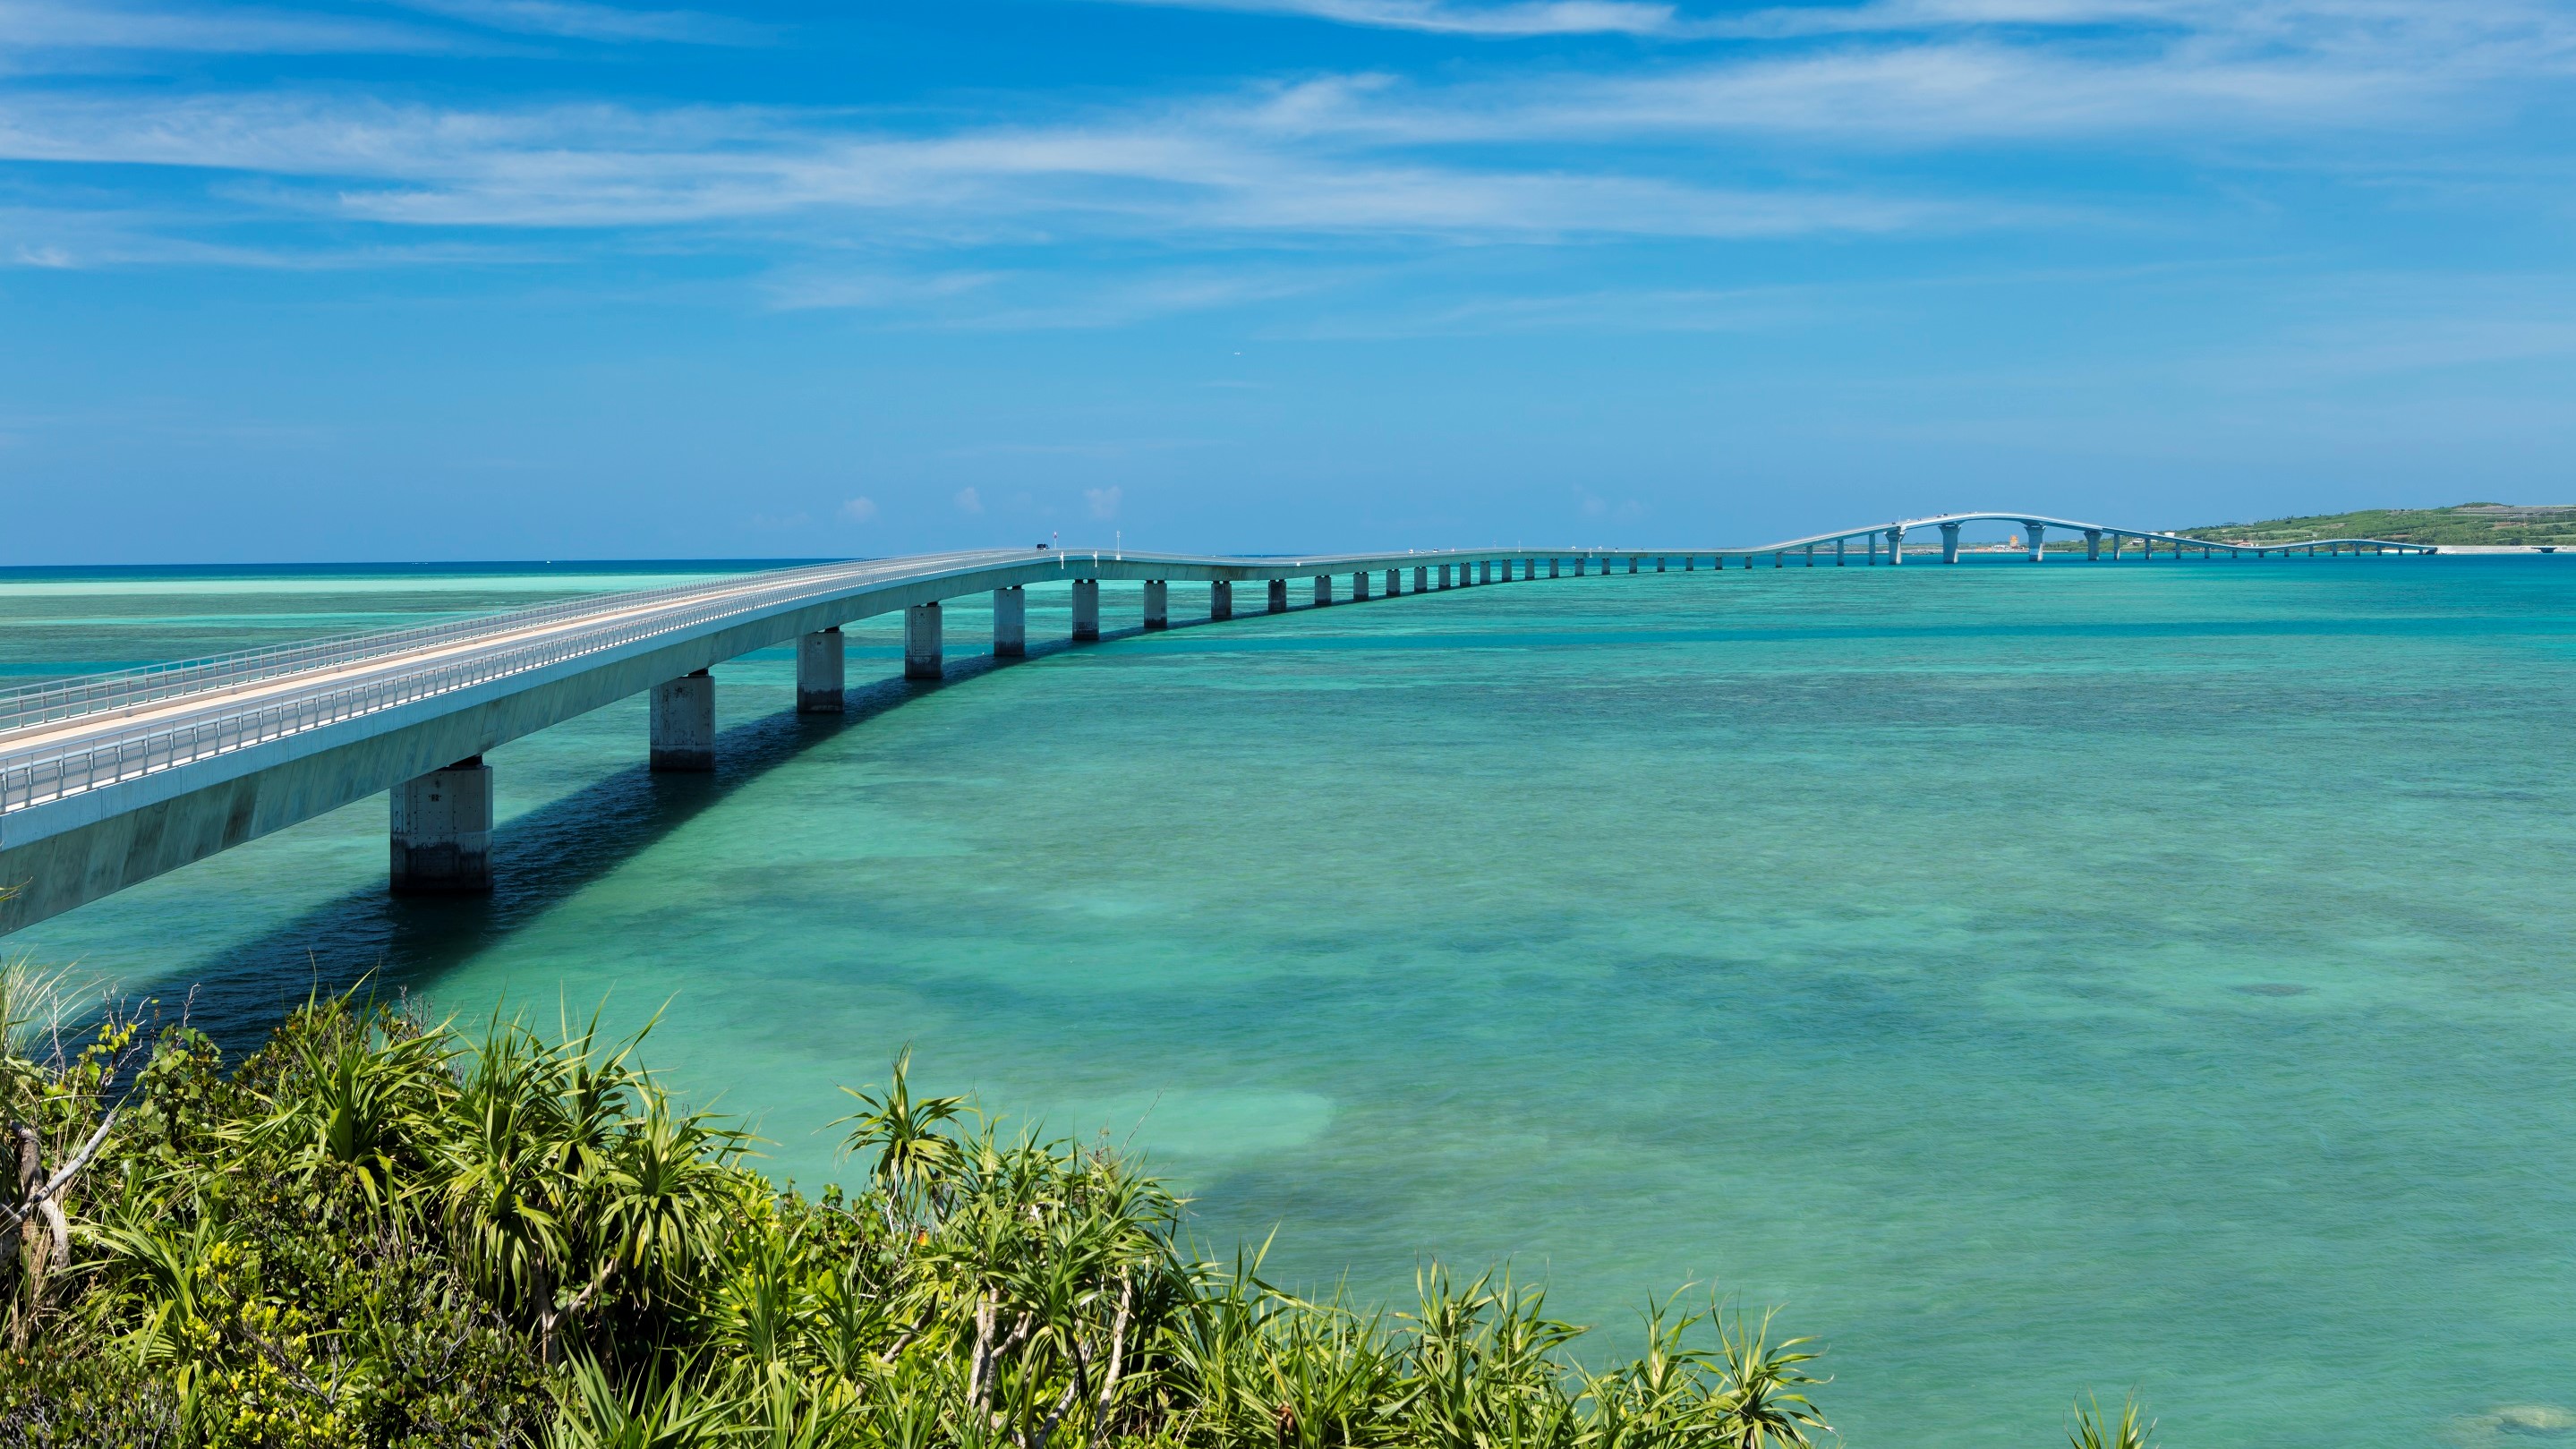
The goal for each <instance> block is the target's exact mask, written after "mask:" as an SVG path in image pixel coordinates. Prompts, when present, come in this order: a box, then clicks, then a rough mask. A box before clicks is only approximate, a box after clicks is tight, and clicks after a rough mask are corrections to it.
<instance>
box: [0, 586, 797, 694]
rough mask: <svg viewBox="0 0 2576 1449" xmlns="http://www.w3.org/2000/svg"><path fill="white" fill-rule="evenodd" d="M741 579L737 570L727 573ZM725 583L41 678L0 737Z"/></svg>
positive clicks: (25, 688)
mask: <svg viewBox="0 0 2576 1449" xmlns="http://www.w3.org/2000/svg"><path fill="white" fill-rule="evenodd" d="M846 567H848V565H846V564H823V565H809V566H807V568H806V569H799V570H795V571H794V572H797V573H804V572H807V571H809V570H811V569H813V568H826V569H839V568H846ZM731 577H733V578H739V577H740V575H734V576H731ZM724 582H725V581H724V580H701V581H699V582H696V583H689V584H670V585H666V586H664V587H662V588H658V589H636V590H631V591H627V592H621V593H614V594H583V595H579V596H576V597H574V598H569V599H558V600H556V601H555V602H553V603H551V604H539V605H536V606H535V607H533V608H527V609H514V610H511V611H509V612H507V613H502V614H477V615H474V616H473V617H471V618H465V619H450V620H448V621H446V622H444V623H439V624H423V625H420V626H418V627H416V628H410V629H383V630H372V631H369V632H366V633H359V634H342V635H337V636H334V637H332V638H328V639H310V640H305V641H302V642H300V643H295V644H276V645H270V646H268V647H265V648H260V649H241V650H235V651H234V652H232V653H229V654H210V655H207V656H205V657H203V658H199V659H182V660H177V661H174V662H172V663H168V664H147V665H141V666H138V667H136V668H133V669H120V670H114V671H111V672H108V673H104V674H85V675H80V676H78V677H75V678H72V679H56V680H46V681H43V682H41V683H37V684H28V685H21V686H19V687H17V688H16V689H10V690H0V735H5V734H8V733H10V732H12V731H15V730H21V729H26V728H29V727H31V726H34V725H42V724H55V723H58V722H60V721H63V720H68V719H77V718H79V717H81V716H83V715H90V714H104V713H107V712H109V711H111V710H119V709H134V708H138V707H140V706H142V705H146V704H155V703H158V702H160V701H162V700H166V699H176V698H178V697H180V696H181V695H188V694H205V693H211V692H213V691H215V690H219V689H232V688H238V687H240V686H242V685H245V684H256V683H259V682H260V681H262V680H268V679H278V678H282V677H284V676H286V675H289V674H300V673H303V672H305V671H307V670H313V669H327V668H331V667H334V666H338V665H346V664H362V663H365V662H366V661H367V660H369V659H380V658H385V657H387V656H390V655H394V654H402V653H408V652H410V651H412V650H416V649H422V648H428V647H431V646H434V645H439V644H454V643H464V642H467V641H470V640H472V639H474V638H476V637H478V636H480V635H486V634H495V633H501V632H505V631H507V630H510V629H524V628H531V627H539V626H542V625H544V624H546V623H548V622H550V621H552V620H556V619H564V618H570V617H573V616H575V615H578V614H581V613H583V612H585V611H588V610H591V609H596V608H598V607H599V605H600V604H601V603H602V602H604V601H607V600H612V599H615V600H623V601H631V602H633V603H637V604H642V603H649V602H652V601H653V600H656V599H680V598H685V597H687V596H689V595H691V594H697V593H704V592H706V591H707V590H709V589H711V588H718V587H722V586H723V584H724Z"/></svg>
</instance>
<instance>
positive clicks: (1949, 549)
mask: <svg viewBox="0 0 2576 1449" xmlns="http://www.w3.org/2000/svg"><path fill="white" fill-rule="evenodd" d="M1958 561H1959V525H1957V524H1955V523H1945V524H1942V525H1941V562H1943V563H1957V562H1958Z"/></svg>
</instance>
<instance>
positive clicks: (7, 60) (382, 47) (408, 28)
mask: <svg viewBox="0 0 2576 1449" xmlns="http://www.w3.org/2000/svg"><path fill="white" fill-rule="evenodd" d="M455 48H457V38H456V37H454V36H452V35H444V34H441V33H439V32H437V31H435V30H431V29H427V28H424V27H421V26H416V25H405V24H402V23H399V22H391V21H379V20H366V19H352V18H348V17H344V16H335V15H315V14H309V13H299V12H296V11H291V10H271V9H262V8H259V7H256V6H247V5H245V6H235V7H227V8H184V7H153V6H126V5H115V4H93V3H89V0H79V3H62V0H0V71H6V70H21V71H23V70H32V69H43V68H47V67H48V66H49V65H50V64H54V63H58V62H56V61H48V60H47V59H46V58H45V57H46V55H47V54H48V53H53V54H57V55H59V54H60V53H65V52H68V53H74V54H77V53H84V52H102V51H106V52H117V51H175V52H193V53H201V54H233V55H319V54H335V53H336V54H353V53H378V54H385V53H391V54H406V53H409V54H419V53H430V52H438V51H446V50H453V49H455Z"/></svg>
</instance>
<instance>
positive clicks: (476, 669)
mask: <svg viewBox="0 0 2576 1449" xmlns="http://www.w3.org/2000/svg"><path fill="white" fill-rule="evenodd" d="M851 571H852V566H851V565H847V564H836V565H824V566H821V567H819V568H809V569H800V570H796V571H795V576H794V577H793V578H782V579H781V580H780V581H779V583H778V584H777V585H776V586H775V587H771V588H765V589H759V590H755V591H750V592H744V591H740V590H735V591H732V592H728V593H727V594H725V595H723V596H722V597H720V598H716V599H711V600H709V601H707V602H706V603H705V604H703V605H701V606H700V607H698V608H694V609H682V610H678V611H675V612H670V613H657V614H654V615H651V616H649V617H647V618H644V619H637V620H628V621H624V622H621V623H616V624H607V625H602V626H600V627H598V628H595V629H586V630H582V631H579V632H577V633H571V634H565V635H560V636H557V637H555V638H551V639H545V640H539V641H534V642H531V643H528V644H523V645H519V646H516V647H514V648H511V649H508V650H504V651H502V652H500V653H498V654H478V655H474V656H472V657H470V658H466V659H458V660H449V661H446V662H443V663H440V664H435V665H432V666H430V667H429V668H427V669H425V670H420V671H416V672H412V673H406V674H403V675H399V676H396V677H394V678H390V679H379V680H369V681H366V682H363V683H359V684H353V685H348V686H344V687H342V688H339V689H333V690H324V691H320V692H317V693H313V694H308V695H301V696H298V697H296V698H294V699H289V700H281V701H279V702H277V703H275V704H270V705H262V706H257V707H254V708H251V709H248V710H242V711H238V712H234V713H229V714H224V715H220V716H217V717H215V718H212V719H199V720H189V721H185V722H181V723H177V724H160V725H143V726H138V727H137V728H136V729H134V730H133V731H131V732H130V733H127V734H122V735H119V736H118V737H116V738H114V739H112V740H108V741H104V742H102V743H99V744H94V745H88V746H84V747H82V748H79V749H75V750H66V751H64V752H62V753H60V754H56V755H46V756H41V757H39V758H36V759H32V760H28V761H25V762H23V763H17V764H11V765H9V766H7V767H6V768H0V811H8V810H17V809H23V808H25V807H26V806H29V805H36V804H42V803H44V802H45V801H48V800H55V799H59V798H61V797H63V796H65V795H70V794H76V793H78V792H80V791H82V790H89V789H95V788H97V787H98V786H101V785H110V784H114V783H116V782H117V781H120V780H127V779H132V778H135V777H137V776H140V775H148V774H152V773H154V772H156V771H160V770H166V769H170V768H173V767H175V766H179V765H185V764H190V763H193V762H195V761H198V760H203V759H207V758H209V757H212V756H215V755H221V754H228V753H230V752H232V751H234V750H238V749H242V748H244V747H246V746H249V745H256V744H264V743H266V742H268V741H270V740H274V739H280V738H283V737H285V736H287V735H291V734H299V733H302V732H303V731H305V730H309V729H316V728H319V727H321V726H323V725H329V724H336V723H338V722H340V721H342V720H346V719H355V718H357V717H358V716H360V715H365V714H372V713H375V712H376V711H378V710H383V709H390V708H393V707H394V706H397V705H403V704H409V703H411V702H413V701H415V700H420V699H427V698H430V697H431V696H433V695H439V694H446V693H450V692H452V691H455V690H458V689H464V688H469V687H471V686H473V685H477V684H482V683H486V682H488V681H490V680H494V679H500V678H504V677H507V676H509V675H513V674H524V673H526V672H528V671H530V670H534V669H542V668H545V667H547V666H549V665H553V664H559V663H562V662H564V661H566V660H571V659H578V658H581V657H582V656H584V655H588V654H596V653H599V652H600V651H602V650H605V649H614V648H618V647H620V646H623V645H626V644H631V643H636V642H639V641H642V640H645V639H650V638H653V637H654V636H656V635H659V634H667V633H670V632H672V631H673V630H677V629H687V628H690V627H693V626H695V625H699V624H704V623H708V622H711V621H713V620H717V619H722V618H725V617H727V616H728V615H733V614H745V613H751V612H754V611H757V610H760V609H764V608H768V607H770V606H773V605H776V604H779V603H786V602H792V601H794V600H796V599H798V598H800V597H804V596H807V595H813V594H828V593H832V592H837V591H838V590H839V589H840V588H842V587H844V586H845V584H846V579H847V575H848V574H849V573H850V572H851ZM861 571H864V569H863V567H862V570H861ZM817 575H821V576H822V577H817ZM707 587H708V586H707V585H705V584H696V585H688V586H681V587H675V588H673V589H669V590H638V591H636V592H634V593H630V594H609V595H593V596H591V597H590V598H588V599H586V600H579V601H566V602H567V603H578V604H580V605H582V606H584V607H587V608H590V609H596V608H598V607H600V606H601V605H602V604H603V603H607V602H611V601H616V602H620V603H628V604H639V603H650V602H652V601H653V599H654V598H655V597H657V596H661V595H665V594H678V595H686V594H690V593H703V592H705V591H706V589H707ZM558 615H559V610H558V608H557V606H544V607H541V608H539V609H532V610H525V611H522V612H519V613H514V614H503V615H493V616H486V617H485V618H484V619H482V620H480V621H478V622H481V623H485V624H487V625H488V624H491V623H493V622H494V621H500V622H505V623H507V624H509V625H510V626H511V627H512V628H526V627H529V626H531V625H532V624H542V623H543V622H545V619H546V617H555V616H558ZM540 616H544V617H540ZM460 622H461V621H460ZM405 632H409V631H405ZM473 632H483V633H490V632H496V631H494V630H492V629H490V628H486V629H483V630H480V631H473ZM457 637H458V638H470V637H471V633H467V634H463V635H459V636H457ZM413 647H419V646H418V642H417V641H415V642H414V645H413ZM387 652H388V651H387V650H382V649H371V650H367V651H363V652H360V653H357V654H354V655H352V656H351V657H350V658H349V659H348V660H346V661H344V662H350V663H358V662H363V661H364V660H365V659H367V658H371V657H376V656H379V655H382V654H385V653H387ZM305 667H306V668H312V667H315V666H313V665H309V664H308V665H307V666H305ZM282 672H293V671H282ZM261 677H274V676H273V675H271V676H261ZM205 688H207V686H204V685H200V686H199V687H198V691H199V692H201V691H203V690H204V689H205ZM165 697H166V696H165ZM88 712H93V713H94V712H95V711H88Z"/></svg>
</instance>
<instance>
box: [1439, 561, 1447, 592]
mask: <svg viewBox="0 0 2576 1449" xmlns="http://www.w3.org/2000/svg"><path fill="white" fill-rule="evenodd" d="M1440 587H1442V588H1444V589H1445V588H1447V587H1449V565H1447V564H1442V565H1441V566H1440Z"/></svg>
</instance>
